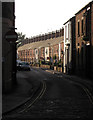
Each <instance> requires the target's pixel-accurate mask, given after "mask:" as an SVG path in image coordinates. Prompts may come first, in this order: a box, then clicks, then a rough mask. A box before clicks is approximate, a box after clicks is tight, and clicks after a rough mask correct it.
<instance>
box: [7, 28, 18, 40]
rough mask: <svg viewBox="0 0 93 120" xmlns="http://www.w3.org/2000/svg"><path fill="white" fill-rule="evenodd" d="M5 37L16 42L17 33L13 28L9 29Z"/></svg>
mask: <svg viewBox="0 0 93 120" xmlns="http://www.w3.org/2000/svg"><path fill="white" fill-rule="evenodd" d="M5 38H6V40H7V41H8V42H16V40H17V39H18V35H17V33H16V32H15V31H14V30H10V31H8V32H7V33H6V35H5Z"/></svg>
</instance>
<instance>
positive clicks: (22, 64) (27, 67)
mask: <svg viewBox="0 0 93 120" xmlns="http://www.w3.org/2000/svg"><path fill="white" fill-rule="evenodd" d="M17 70H29V71H30V65H29V63H28V62H22V61H21V62H17Z"/></svg>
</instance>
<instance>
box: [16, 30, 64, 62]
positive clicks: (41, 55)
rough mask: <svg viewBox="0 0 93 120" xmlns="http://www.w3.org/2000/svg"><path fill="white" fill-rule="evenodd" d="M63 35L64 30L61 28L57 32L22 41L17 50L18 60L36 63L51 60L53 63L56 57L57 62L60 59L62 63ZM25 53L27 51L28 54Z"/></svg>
mask: <svg viewBox="0 0 93 120" xmlns="http://www.w3.org/2000/svg"><path fill="white" fill-rule="evenodd" d="M63 35H64V29H63V28H62V29H60V30H59V31H58V30H57V31H53V32H51V33H48V34H45V35H44V34H43V35H40V36H38V37H37V36H36V37H33V38H31V39H30V40H28V39H26V40H24V41H23V43H22V45H21V46H20V47H19V48H18V56H19V59H21V60H22V61H28V62H33V63H34V62H37V63H38V62H39V60H41V61H48V62H49V61H50V58H51V60H52V62H54V58H55V56H56V59H57V61H59V60H60V59H62V62H63V54H62V51H63V49H64V47H63V46H64V42H63ZM29 41H30V43H29ZM59 46H60V47H59ZM27 51H29V53H27Z"/></svg>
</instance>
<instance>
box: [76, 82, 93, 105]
mask: <svg viewBox="0 0 93 120" xmlns="http://www.w3.org/2000/svg"><path fill="white" fill-rule="evenodd" d="M78 85H79V86H81V88H83V90H84V91H85V93H86V94H87V96H88V98H89V100H90V102H91V103H92V105H93V96H92V94H91V93H90V91H89V90H88V89H87V88H86V87H84V86H83V85H81V84H79V83H78Z"/></svg>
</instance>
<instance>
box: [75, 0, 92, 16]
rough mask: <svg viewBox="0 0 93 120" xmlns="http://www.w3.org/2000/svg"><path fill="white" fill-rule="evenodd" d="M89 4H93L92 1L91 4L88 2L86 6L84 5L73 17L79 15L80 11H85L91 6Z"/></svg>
mask: <svg viewBox="0 0 93 120" xmlns="http://www.w3.org/2000/svg"><path fill="white" fill-rule="evenodd" d="M91 3H93V0H92V1H91V2H89V3H88V4H87V5H85V6H84V7H83V8H82V9H81V10H79V11H78V12H77V13H76V14H75V15H77V14H79V13H80V12H81V11H82V10H84V9H86V8H87V7H89V6H90V5H91Z"/></svg>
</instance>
